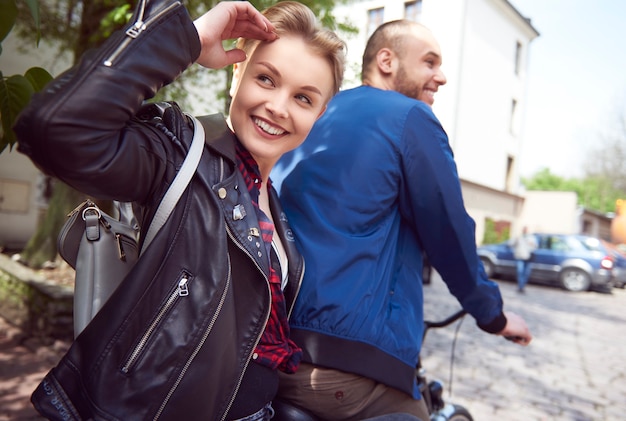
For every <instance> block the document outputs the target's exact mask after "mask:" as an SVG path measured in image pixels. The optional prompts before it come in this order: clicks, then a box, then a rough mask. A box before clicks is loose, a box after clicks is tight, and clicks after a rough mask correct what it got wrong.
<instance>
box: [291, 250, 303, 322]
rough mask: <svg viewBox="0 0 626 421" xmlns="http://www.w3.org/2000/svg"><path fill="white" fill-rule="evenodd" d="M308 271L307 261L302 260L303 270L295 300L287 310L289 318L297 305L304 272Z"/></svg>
mask: <svg viewBox="0 0 626 421" xmlns="http://www.w3.org/2000/svg"><path fill="white" fill-rule="evenodd" d="M305 271H306V262H305V261H303V262H302V271H301V272H300V280H299V282H298V288H297V289H296V293H295V294H294V296H293V301H292V303H291V306H290V307H289V311H288V312H287V320H291V313H292V312H293V308H294V307H295V306H296V300H297V299H298V295H300V288H302V280H303V279H304V272H305Z"/></svg>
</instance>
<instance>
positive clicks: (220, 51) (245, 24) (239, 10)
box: [194, 1, 278, 69]
mask: <svg viewBox="0 0 626 421" xmlns="http://www.w3.org/2000/svg"><path fill="white" fill-rule="evenodd" d="M194 25H195V26H196V30H197V31H198V36H199V37H200V43H201V46H202V49H201V51H200V57H198V60H196V62H197V63H198V64H200V65H202V66H204V67H208V68H211V69H219V68H222V67H224V66H228V65H229V64H233V63H238V62H241V61H243V60H245V59H246V55H245V53H244V52H243V51H241V50H238V49H233V50H229V51H226V50H224V47H223V46H222V41H223V40H227V39H233V38H239V37H243V38H251V39H258V40H261V41H273V40H275V39H276V38H278V36H277V35H276V34H275V33H274V26H273V25H272V24H271V23H270V21H269V20H267V18H266V17H265V16H263V15H262V14H261V12H259V11H258V10H256V9H255V8H254V7H253V6H252V5H251V4H250V3H248V2H247V1H225V2H220V3H218V4H217V5H216V6H215V7H214V8H212V9H211V10H209V11H208V12H206V13H205V14H204V15H202V16H200V17H199V18H198V19H196V20H195V21H194Z"/></svg>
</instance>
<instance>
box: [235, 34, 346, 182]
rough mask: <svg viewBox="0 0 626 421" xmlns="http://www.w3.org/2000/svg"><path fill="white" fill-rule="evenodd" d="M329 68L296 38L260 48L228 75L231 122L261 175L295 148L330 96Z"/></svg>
mask: <svg viewBox="0 0 626 421" xmlns="http://www.w3.org/2000/svg"><path fill="white" fill-rule="evenodd" d="M333 83H334V82H333V69H332V68H331V65H330V64H329V63H328V61H327V60H326V59H324V58H323V57H321V56H320V55H318V54H315V53H314V52H313V50H311V49H310V47H309V46H307V44H306V42H305V41H304V40H303V39H302V38H300V37H297V36H290V35H285V36H281V37H280V38H279V39H277V40H276V41H273V42H264V43H260V44H259V45H258V46H257V47H256V49H255V50H254V51H253V52H252V54H251V55H250V56H249V58H248V60H247V61H246V62H245V63H243V65H238V66H236V68H235V71H234V74H233V90H231V93H232V96H233V98H232V102H231V106H230V122H231V126H232V128H233V131H234V132H235V134H236V135H237V137H238V138H239V140H240V141H241V143H242V144H243V145H244V146H245V147H246V149H247V150H248V151H249V152H250V153H251V154H252V156H253V157H254V159H255V160H256V162H257V164H258V165H259V168H260V169H261V173H262V174H269V171H270V170H271V169H272V167H273V166H274V164H275V163H276V162H277V161H278V159H279V158H280V157H281V156H282V155H283V154H284V153H285V152H288V151H290V150H292V149H295V148H296V147H298V146H299V145H300V144H301V143H302V142H303V141H304V139H305V138H306V136H307V135H308V134H309V131H310V130H311V128H312V127H313V123H315V121H316V120H317V119H318V117H319V116H321V115H322V113H323V112H324V110H325V109H326V104H327V103H328V101H329V100H330V98H331V96H332V95H333Z"/></svg>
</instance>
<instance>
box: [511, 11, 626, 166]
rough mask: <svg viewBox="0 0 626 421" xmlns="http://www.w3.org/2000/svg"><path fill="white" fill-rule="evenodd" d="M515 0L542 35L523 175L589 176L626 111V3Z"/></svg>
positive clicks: (533, 70) (534, 64)
mask: <svg viewBox="0 0 626 421" xmlns="http://www.w3.org/2000/svg"><path fill="white" fill-rule="evenodd" d="M509 2H510V3H511V4H512V5H513V6H515V8H516V9H517V10H518V11H519V12H520V13H521V14H522V15H523V16H525V17H527V18H530V19H531V23H532V25H533V27H534V28H535V29H536V30H537V31H538V32H539V34H540V35H539V37H537V38H535V39H534V40H533V41H532V42H531V43H530V47H529V48H530V53H529V54H530V56H529V60H530V61H529V65H528V77H529V80H528V98H527V101H528V102H527V104H526V107H527V108H526V114H525V133H524V146H523V149H522V156H521V175H522V176H524V177H529V176H532V175H533V174H535V173H536V172H537V171H539V170H540V169H542V168H549V169H550V171H551V172H552V173H553V174H557V175H559V176H562V177H566V178H569V177H582V176H584V168H583V167H584V165H585V157H586V156H589V154H590V152H591V151H593V150H597V148H599V147H600V146H601V145H602V134H603V133H606V131H607V130H608V128H610V127H615V124H616V123H615V122H616V120H617V119H618V116H619V115H620V113H622V115H623V114H624V113H626V1H622V0H595V1H588V0H587V1H582V0H509Z"/></svg>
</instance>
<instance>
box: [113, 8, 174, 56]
mask: <svg viewBox="0 0 626 421" xmlns="http://www.w3.org/2000/svg"><path fill="white" fill-rule="evenodd" d="M146 3H147V1H146V0H143V1H142V2H141V4H140V5H139V12H138V13H137V20H136V21H135V23H133V24H132V25H131V27H130V28H128V29H127V30H126V36H125V37H124V39H123V40H122V42H121V43H120V44H119V45H118V46H117V48H116V49H115V51H113V53H111V55H109V57H108V58H107V59H106V60H104V65H105V66H107V67H111V66H113V63H114V62H115V61H116V60H117V59H118V58H119V56H120V55H121V54H122V53H123V52H124V50H125V49H126V47H128V45H129V44H130V43H131V42H132V41H133V40H134V39H136V38H137V37H138V36H140V35H141V33H142V32H143V31H145V30H146V28H147V27H148V26H149V25H150V24H151V23H152V22H154V21H155V20H157V19H159V18H160V17H161V16H163V15H164V14H166V13H168V12H169V11H170V10H172V9H174V8H176V7H178V6H180V5H181V3H180V2H179V1H177V2H175V3H172V4H170V5H169V6H167V7H166V8H165V9H163V10H161V11H159V12H158V13H157V14H155V15H153V16H150V17H149V18H148V19H147V20H146V21H144V20H143V15H144V11H145V8H146Z"/></svg>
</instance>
